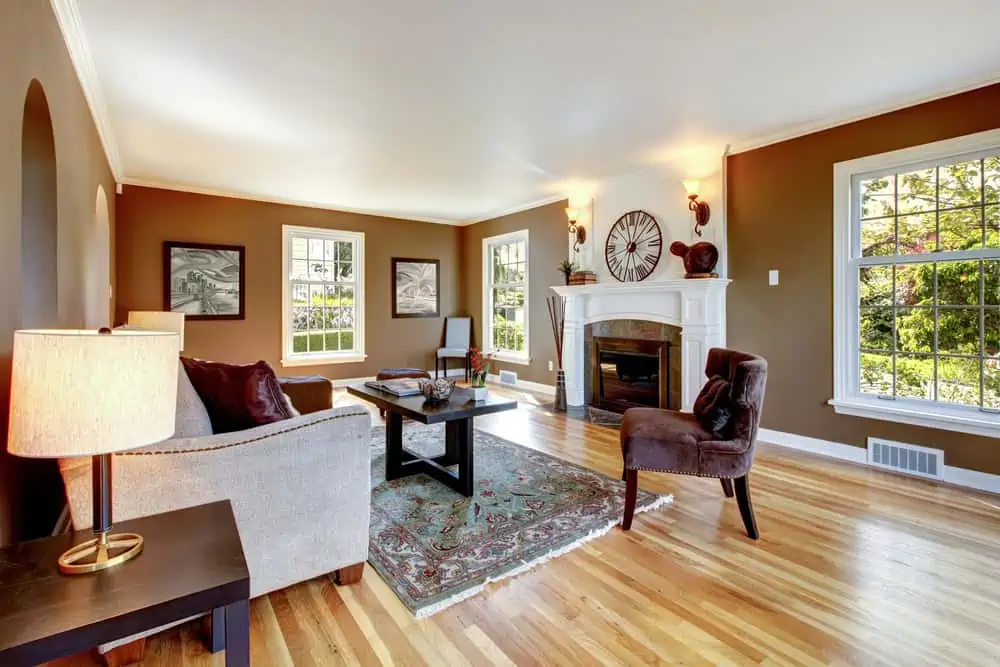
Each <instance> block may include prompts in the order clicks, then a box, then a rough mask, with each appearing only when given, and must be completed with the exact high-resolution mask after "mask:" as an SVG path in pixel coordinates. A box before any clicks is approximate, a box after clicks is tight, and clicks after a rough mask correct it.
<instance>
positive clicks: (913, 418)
mask: <svg viewBox="0 0 1000 667" xmlns="http://www.w3.org/2000/svg"><path fill="white" fill-rule="evenodd" d="M996 150H1000V130H990V131H988V132H980V133H977V134H970V135H967V136H963V137H958V138H955V139H946V140H944V141H937V142H934V143H930V144H924V145H921V146H914V147H912V148H904V149H901V150H896V151H891V152H889V153H881V154H878V155H870V156H867V157H863V158H859V159H856V160H849V161H846V162H838V163H837V164H835V165H834V166H833V196H834V201H833V398H832V399H830V401H829V403H830V405H832V406H833V407H834V410H836V412H837V413H839V414H846V415H852V416H855V417H867V418H870V419H881V420H884V421H892V422H900V423H903V424H912V425H915V426H925V427H929V428H938V429H944V430H948V431H958V432H961V433H971V434H975V435H983V436H988V437H993V438H1000V414H997V413H994V412H992V411H986V410H981V409H979V408H976V407H972V406H957V405H956V406H951V405H944V404H940V403H936V402H932V401H921V400H918V399H901V398H896V399H892V400H885V399H880V398H878V397H874V396H871V395H870V394H862V393H861V391H860V386H859V359H860V357H859V355H860V353H859V348H860V341H859V331H858V320H859V317H860V312H859V308H858V303H859V294H858V280H857V279H856V277H855V276H856V274H857V271H858V266H859V258H860V254H861V251H860V248H861V242H860V225H859V224H857V221H856V220H855V218H856V217H857V216H858V213H859V212H858V211H857V210H856V209H857V204H859V203H860V197H859V196H858V195H857V193H855V192H854V188H853V185H852V184H853V182H854V180H855V177H856V176H858V175H862V174H865V175H867V174H872V173H874V172H880V171H884V172H897V171H900V170H901V169H903V168H906V169H907V170H909V169H912V168H920V167H921V166H922V165H923V166H930V165H931V164H937V163H941V162H943V161H948V160H949V159H950V158H958V159H960V158H961V157H962V156H964V155H965V154H969V153H977V152H987V151H996ZM952 254H953V253H949V252H937V253H934V257H935V259H937V260H947V259H949V255H952ZM962 255H963V256H965V257H968V258H969V259H989V258H996V257H1000V250H997V249H982V250H973V251H965V252H963V253H962Z"/></svg>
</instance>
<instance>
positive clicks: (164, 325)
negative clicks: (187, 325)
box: [128, 310, 184, 350]
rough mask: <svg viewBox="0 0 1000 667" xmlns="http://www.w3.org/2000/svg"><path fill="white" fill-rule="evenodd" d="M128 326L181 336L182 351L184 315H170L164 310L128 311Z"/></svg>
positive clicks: (181, 347) (182, 346) (181, 345)
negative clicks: (172, 332) (169, 332)
mask: <svg viewBox="0 0 1000 667" xmlns="http://www.w3.org/2000/svg"><path fill="white" fill-rule="evenodd" d="M128 323H129V325H130V326H133V327H139V328H140V329H146V330H147V331H174V332H176V333H179V334H180V335H181V342H180V349H182V350H183V349H184V313H170V312H167V311H165V310H130V311H129V313H128Z"/></svg>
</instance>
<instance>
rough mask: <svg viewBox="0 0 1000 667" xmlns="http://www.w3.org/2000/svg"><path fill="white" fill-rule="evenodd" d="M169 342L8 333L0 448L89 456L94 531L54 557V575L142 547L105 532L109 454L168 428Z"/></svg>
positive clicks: (118, 335) (146, 337) (130, 537)
mask: <svg viewBox="0 0 1000 667" xmlns="http://www.w3.org/2000/svg"><path fill="white" fill-rule="evenodd" d="M178 345H179V336H178V335H177V334H176V333H173V332H163V331H141V330H124V331H123V330H116V331H114V332H112V331H111V330H110V329H106V328H104V329H101V330H100V331H74V330H30V331H16V332H14V356H13V369H12V371H11V400H10V426H9V431H8V436H7V449H8V451H9V452H10V453H11V454H14V455H16V456H25V457H31V458H64V457H76V456H90V457H92V463H93V465H92V474H93V508H94V534H95V537H94V538H93V539H91V540H88V541H86V542H84V543H82V544H79V545H77V546H75V547H73V548H71V549H69V550H68V551H66V552H65V553H64V554H63V555H62V556H60V557H59V571H60V572H62V573H64V574H83V573H87V572H96V571H98V570H103V569H105V568H109V567H112V566H114V565H119V564H121V563H124V562H125V561H128V560H130V559H132V558H134V557H136V556H137V555H139V553H140V552H141V551H142V536H141V535H136V534H134V533H120V534H111V507H112V505H111V488H112V483H111V454H112V453H113V452H119V451H123V450H127V449H134V448H136V447H141V446H143V445H148V444H152V443H154V442H159V441H161V440H165V439H167V438H169V437H170V436H171V435H173V433H174V411H175V409H176V403H177V368H178V364H177V355H178V354H179V349H178Z"/></svg>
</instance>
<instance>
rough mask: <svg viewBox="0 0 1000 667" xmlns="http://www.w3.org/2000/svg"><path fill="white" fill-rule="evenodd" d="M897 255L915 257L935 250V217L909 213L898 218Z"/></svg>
mask: <svg viewBox="0 0 1000 667" xmlns="http://www.w3.org/2000/svg"><path fill="white" fill-rule="evenodd" d="M898 224H899V228H898V229H899V232H898V233H899V254H901V255H916V254H922V253H925V252H934V250H935V249H936V248H937V216H936V214H934V213H911V214H910V215H901V216H899V222H898Z"/></svg>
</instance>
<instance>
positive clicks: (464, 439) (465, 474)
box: [449, 417, 475, 497]
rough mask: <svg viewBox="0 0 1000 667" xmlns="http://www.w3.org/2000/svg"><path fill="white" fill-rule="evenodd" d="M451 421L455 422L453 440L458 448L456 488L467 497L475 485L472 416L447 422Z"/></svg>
mask: <svg viewBox="0 0 1000 667" xmlns="http://www.w3.org/2000/svg"><path fill="white" fill-rule="evenodd" d="M452 423H453V424H455V431H456V433H455V436H456V437H455V440H456V441H457V443H456V445H457V450H458V451H457V454H458V488H457V489H456V490H457V491H458V492H459V493H461V494H462V495H464V496H466V497H468V496H471V495H472V489H473V487H474V486H475V479H474V475H473V472H472V470H473V466H472V462H473V461H472V459H473V447H472V433H473V428H472V417H469V418H467V419H458V420H455V421H454V422H449V426H450V425H451V424H452Z"/></svg>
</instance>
